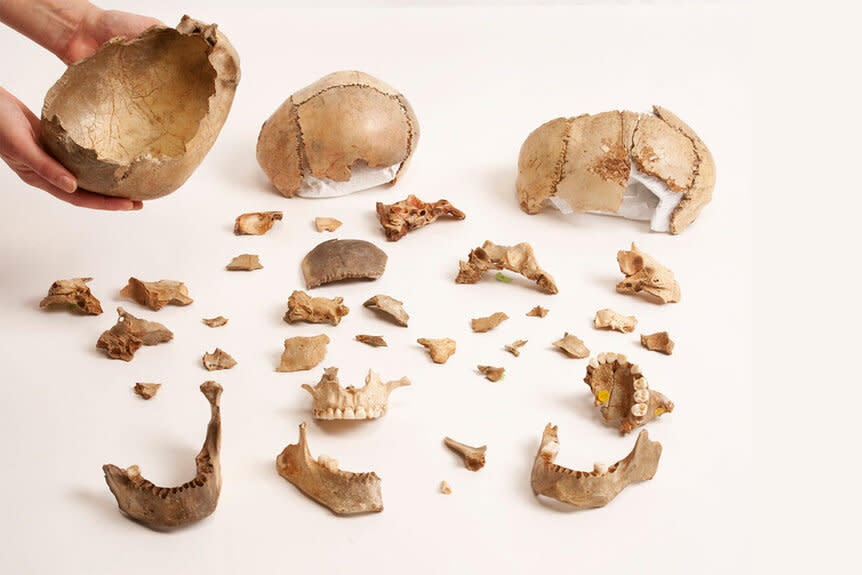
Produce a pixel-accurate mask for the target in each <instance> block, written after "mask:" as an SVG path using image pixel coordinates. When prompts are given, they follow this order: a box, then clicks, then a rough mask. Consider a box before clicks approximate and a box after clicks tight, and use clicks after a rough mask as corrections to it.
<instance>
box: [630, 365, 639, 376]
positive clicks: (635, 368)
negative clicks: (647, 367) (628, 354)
mask: <svg viewBox="0 0 862 575" xmlns="http://www.w3.org/2000/svg"><path fill="white" fill-rule="evenodd" d="M629 371H631V372H632V373H633V374H635V375H640V374H641V366H639V365H638V364H634V365H632V366H631V368H630V369H629Z"/></svg>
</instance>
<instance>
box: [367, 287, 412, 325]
mask: <svg viewBox="0 0 862 575" xmlns="http://www.w3.org/2000/svg"><path fill="white" fill-rule="evenodd" d="M362 305H364V306H365V307H367V308H372V309H377V310H378V311H380V312H382V313H384V314H386V315H388V316H389V317H391V318H392V321H394V322H395V323H397V324H398V325H400V326H401V327H407V322H408V321H409V320H410V316H409V315H407V312H406V311H404V302H402V301H398V300H397V299H395V298H394V297H389V296H388V295H383V294H377V295H376V296H374V297H372V298H369V299H368V301H366V302H365V303H364V304H362Z"/></svg>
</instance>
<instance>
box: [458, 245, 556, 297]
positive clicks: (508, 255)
mask: <svg viewBox="0 0 862 575" xmlns="http://www.w3.org/2000/svg"><path fill="white" fill-rule="evenodd" d="M458 265H459V268H460V270H459V271H458V277H456V278H455V283H459V284H474V283H476V282H478V281H479V280H480V279H482V274H484V273H485V272H486V271H488V270H489V269H494V270H509V271H512V272H516V273H519V274H521V275H522V276H524V277H525V278H527V279H528V280H533V281H535V282H536V283H537V284H539V288H541V289H542V291H544V292H547V293H550V294H555V293H557V292H558V291H559V290H557V285H556V284H555V283H554V278H552V277H551V275H550V274H549V273H548V272H546V271H545V270H543V269H542V268H540V267H539V262H537V261H536V256H535V255H534V254H533V248H532V247H530V244H528V243H526V242H523V243H520V244H518V245H515V246H498V245H496V244H495V243H493V242H490V241H486V242H485V243H484V244H482V247H480V248H476V249H475V250H473V251H471V252H470V255H469V256H468V258H467V261H466V262H465V261H461V262H458Z"/></svg>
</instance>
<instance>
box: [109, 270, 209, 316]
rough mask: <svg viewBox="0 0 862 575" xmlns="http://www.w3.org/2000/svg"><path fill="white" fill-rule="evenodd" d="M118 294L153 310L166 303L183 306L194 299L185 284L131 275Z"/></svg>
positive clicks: (160, 307) (157, 309)
mask: <svg viewBox="0 0 862 575" xmlns="http://www.w3.org/2000/svg"><path fill="white" fill-rule="evenodd" d="M120 295H121V296H123V297H125V298H129V299H130V300H133V301H135V302H137V303H139V304H141V305H143V306H146V307H148V308H150V309H151V310H153V311H159V310H160V309H162V308H163V307H165V306H166V305H179V306H184V305H189V304H190V303H193V302H194V301H195V300H193V299H192V298H190V297H189V288H187V287H186V284H184V283H183V282H178V281H173V280H159V281H157V282H145V281H141V280H139V279H138V278H134V277H132V278H129V283H128V284H127V285H126V287H124V288H123V289H122V290H120Z"/></svg>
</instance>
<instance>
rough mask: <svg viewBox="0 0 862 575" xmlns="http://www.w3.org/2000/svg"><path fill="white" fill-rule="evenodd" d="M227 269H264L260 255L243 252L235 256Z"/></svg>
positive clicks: (244, 270)
mask: <svg viewBox="0 0 862 575" xmlns="http://www.w3.org/2000/svg"><path fill="white" fill-rule="evenodd" d="M225 269H226V270H228V271H232V272H236V271H239V272H250V271H254V270H261V269H263V265H262V264H261V263H260V257H259V256H257V255H255V254H241V255H238V256H236V257H235V258H233V259H232V260H231V261H230V263H229V264H228V265H227V266H225Z"/></svg>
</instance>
